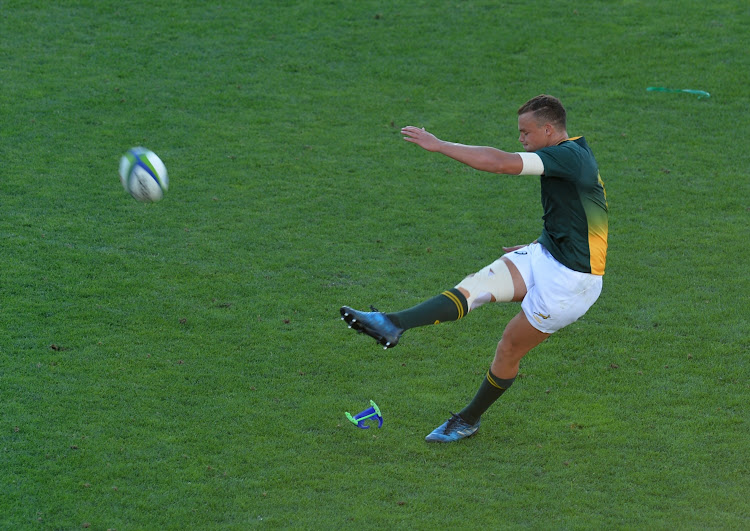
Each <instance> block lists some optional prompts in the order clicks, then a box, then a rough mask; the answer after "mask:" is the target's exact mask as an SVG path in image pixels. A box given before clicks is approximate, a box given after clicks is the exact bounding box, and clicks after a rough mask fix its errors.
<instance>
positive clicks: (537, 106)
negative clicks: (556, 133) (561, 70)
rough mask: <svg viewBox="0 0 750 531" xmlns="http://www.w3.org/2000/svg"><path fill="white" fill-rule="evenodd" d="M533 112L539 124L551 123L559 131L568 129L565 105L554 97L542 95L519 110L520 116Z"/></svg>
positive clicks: (532, 99)
mask: <svg viewBox="0 0 750 531" xmlns="http://www.w3.org/2000/svg"><path fill="white" fill-rule="evenodd" d="M527 112H533V113H534V118H536V120H537V123H538V124H543V123H551V124H552V125H554V126H555V127H556V128H557V129H561V130H565V129H567V126H566V121H567V112H566V111H565V107H563V104H562V103H561V102H560V100H558V99H557V98H555V97H554V96H549V95H547V94H540V95H539V96H535V97H533V98H531V99H530V100H529V101H527V102H526V103H524V104H523V105H521V107H519V108H518V116H521V115H522V114H526V113H527Z"/></svg>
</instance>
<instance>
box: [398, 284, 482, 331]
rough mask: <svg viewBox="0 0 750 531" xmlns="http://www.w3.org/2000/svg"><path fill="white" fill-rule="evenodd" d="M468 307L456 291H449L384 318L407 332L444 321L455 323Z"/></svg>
mask: <svg viewBox="0 0 750 531" xmlns="http://www.w3.org/2000/svg"><path fill="white" fill-rule="evenodd" d="M468 311H469V305H468V304H467V302H466V297H464V296H463V293H461V292H460V291H458V290H457V289H455V288H453V289H449V290H448V291H444V292H442V293H441V294H440V295H436V296H435V297H433V298H431V299H429V300H426V301H424V302H423V303H421V304H417V305H416V306H414V307H413V308H409V309H408V310H403V311H400V312H395V313H388V314H386V316H387V317H388V319H390V320H391V322H392V323H393V324H395V325H396V326H398V327H399V328H403V329H404V330H407V329H409V328H415V327H417V326H425V325H432V324H438V323H442V322H444V321H457V320H458V319H461V318H462V317H463V316H464V315H466V314H467V313H468Z"/></svg>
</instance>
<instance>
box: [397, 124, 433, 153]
mask: <svg viewBox="0 0 750 531" xmlns="http://www.w3.org/2000/svg"><path fill="white" fill-rule="evenodd" d="M401 134H402V135H404V140H406V141H407V142H412V143H414V144H417V145H418V146H420V147H422V148H424V149H426V150H427V151H437V150H438V149H439V148H440V143H441V142H442V141H441V140H440V139H439V138H438V137H436V136H435V135H433V134H432V133H429V132H427V131H425V129H424V127H422V128H419V127H414V126H413V125H407V126H406V127H404V128H403V129H401Z"/></svg>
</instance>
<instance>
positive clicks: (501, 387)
mask: <svg viewBox="0 0 750 531" xmlns="http://www.w3.org/2000/svg"><path fill="white" fill-rule="evenodd" d="M515 379H516V378H515V376H514V377H513V378H510V379H507V380H505V379H503V378H498V377H497V376H495V375H494V374H492V371H487V374H486V376H485V377H484V380H483V381H482V385H480V386H479V391H477V394H476V396H475V397H474V400H472V401H471V403H470V404H469V405H468V406H466V407H465V408H463V410H461V412H460V413H459V415H461V417H462V418H463V419H464V420H465V421H466V422H468V423H469V424H476V423H477V421H479V417H481V416H482V413H484V412H485V411H487V410H488V409H489V407H490V406H491V405H492V404H494V403H495V400H497V399H498V398H500V395H502V394H503V393H504V392H505V391H506V390H507V389H508V387H510V386H511V385H513V382H514V381H515Z"/></svg>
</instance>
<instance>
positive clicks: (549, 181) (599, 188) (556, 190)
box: [536, 136, 608, 275]
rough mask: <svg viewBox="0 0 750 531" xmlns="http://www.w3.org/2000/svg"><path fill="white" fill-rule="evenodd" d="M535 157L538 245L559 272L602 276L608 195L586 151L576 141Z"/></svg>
mask: <svg viewBox="0 0 750 531" xmlns="http://www.w3.org/2000/svg"><path fill="white" fill-rule="evenodd" d="M536 154H537V155H539V157H540V158H541V159H542V162H543V163H544V174H543V175H542V177H541V183H542V207H543V208H544V215H543V218H542V219H544V229H543V230H542V235H541V237H540V238H539V243H541V244H542V245H544V247H545V248H546V249H547V250H548V251H549V252H550V254H551V255H552V256H554V257H555V259H556V260H557V261H558V262H560V263H561V264H563V265H564V266H566V267H568V268H570V269H573V270H574V271H581V272H583V273H593V274H594V275H603V274H604V266H605V263H606V260H607V233H608V221H607V215H608V207H607V194H606V192H605V190H604V183H603V182H602V179H601V176H600V175H599V166H598V164H597V163H596V159H595V158H594V154H593V153H592V152H591V148H589V146H588V144H587V143H586V140H585V139H584V138H583V137H581V136H579V137H575V138H569V139H568V140H565V141H563V142H561V143H559V144H558V145H556V146H550V147H546V148H543V149H540V150H539V151H536Z"/></svg>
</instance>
